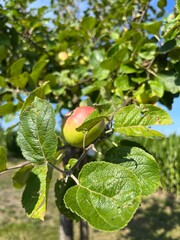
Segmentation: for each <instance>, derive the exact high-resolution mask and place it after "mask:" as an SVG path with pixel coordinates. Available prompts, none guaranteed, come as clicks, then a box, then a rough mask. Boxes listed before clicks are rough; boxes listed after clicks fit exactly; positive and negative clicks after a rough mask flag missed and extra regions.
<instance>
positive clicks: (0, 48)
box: [0, 45, 7, 62]
mask: <svg viewBox="0 0 180 240" xmlns="http://www.w3.org/2000/svg"><path fill="white" fill-rule="evenodd" d="M6 57H7V47H6V46H5V45H0V62H2V61H3V60H4V59H6Z"/></svg>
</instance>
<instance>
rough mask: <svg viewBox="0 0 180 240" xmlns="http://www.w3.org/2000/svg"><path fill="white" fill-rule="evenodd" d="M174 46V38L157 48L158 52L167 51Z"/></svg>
mask: <svg viewBox="0 0 180 240" xmlns="http://www.w3.org/2000/svg"><path fill="white" fill-rule="evenodd" d="M175 46H176V39H171V40H169V41H167V42H165V43H164V44H163V45H162V46H161V47H160V48H159V50H158V52H160V53H165V52H169V51H170V50H172V49H173V48H174V47H175Z"/></svg>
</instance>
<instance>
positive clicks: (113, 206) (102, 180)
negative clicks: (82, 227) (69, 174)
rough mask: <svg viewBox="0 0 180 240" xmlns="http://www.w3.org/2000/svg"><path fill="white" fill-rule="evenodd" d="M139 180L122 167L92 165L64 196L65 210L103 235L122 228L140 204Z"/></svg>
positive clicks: (102, 164)
mask: <svg viewBox="0 0 180 240" xmlns="http://www.w3.org/2000/svg"><path fill="white" fill-rule="evenodd" d="M140 194H141V191H140V187H139V183H138V179H137V177H136V176H135V174H133V172H131V171H129V170H128V169H126V168H125V167H122V166H119V165H116V164H112V163H107V162H91V163H88V164H86V165H85V166H84V167H83V169H82V170H81V172H80V174H79V185H77V186H74V187H71V188H70V189H69V190H68V191H67V192H66V194H65V197H64V201H65V205H66V207H67V208H69V209H70V210H71V211H73V212H75V213H76V214H78V215H79V216H80V217H81V218H83V219H85V220H86V221H87V222H88V223H89V224H90V225H91V226H93V227H94V228H96V229H99V230H104V231H114V230H118V229H120V228H123V227H124V226H125V225H126V224H127V223H128V222H129V220H130V219H131V218H132V216H133V214H134V213H135V211H136V209H137V208H138V205H139V202H140Z"/></svg>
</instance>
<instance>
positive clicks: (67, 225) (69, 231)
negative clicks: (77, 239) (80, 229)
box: [59, 214, 74, 240]
mask: <svg viewBox="0 0 180 240" xmlns="http://www.w3.org/2000/svg"><path fill="white" fill-rule="evenodd" d="M73 235H74V232H73V221H72V220H69V219H67V218H66V217H65V216H64V215H62V214H61V216H60V229H59V236H60V239H59V240H73V239H74V237H73Z"/></svg>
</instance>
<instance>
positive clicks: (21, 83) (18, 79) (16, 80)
mask: <svg viewBox="0 0 180 240" xmlns="http://www.w3.org/2000/svg"><path fill="white" fill-rule="evenodd" d="M28 80H29V74H28V73H27V72H24V73H22V74H20V75H18V76H14V77H11V78H10V79H9V80H8V82H10V83H11V84H12V85H13V86H15V87H18V88H24V87H25V86H26V84H27V82H28Z"/></svg>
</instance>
